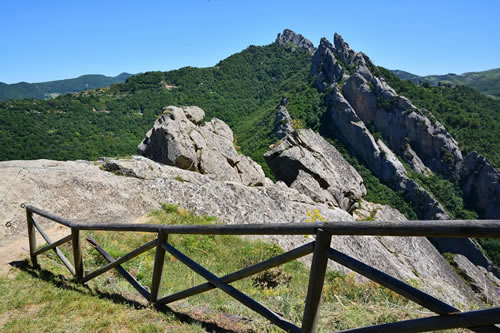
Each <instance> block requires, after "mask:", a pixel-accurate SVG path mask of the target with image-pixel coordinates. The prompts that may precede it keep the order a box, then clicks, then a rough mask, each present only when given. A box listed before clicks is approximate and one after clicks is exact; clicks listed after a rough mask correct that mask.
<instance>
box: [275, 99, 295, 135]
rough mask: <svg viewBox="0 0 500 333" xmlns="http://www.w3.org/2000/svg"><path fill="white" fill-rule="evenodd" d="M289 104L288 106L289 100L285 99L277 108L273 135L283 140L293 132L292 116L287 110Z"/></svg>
mask: <svg viewBox="0 0 500 333" xmlns="http://www.w3.org/2000/svg"><path fill="white" fill-rule="evenodd" d="M287 104H288V98H286V97H283V99H282V100H281V103H280V105H278V108H277V112H276V119H275V122H274V124H275V125H274V132H273V133H274V135H276V137H277V138H278V139H283V138H284V137H286V136H287V135H289V134H290V133H292V132H293V125H292V117H290V114H289V113H288V110H287V109H286V105H287Z"/></svg>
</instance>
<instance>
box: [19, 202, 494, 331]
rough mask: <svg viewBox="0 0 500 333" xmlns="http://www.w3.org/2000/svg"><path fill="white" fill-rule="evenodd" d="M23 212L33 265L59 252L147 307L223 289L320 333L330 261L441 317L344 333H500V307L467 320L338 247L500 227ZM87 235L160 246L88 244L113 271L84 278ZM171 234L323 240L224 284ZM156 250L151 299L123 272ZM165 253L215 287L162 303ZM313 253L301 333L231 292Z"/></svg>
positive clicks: (476, 233) (480, 233) (79, 273)
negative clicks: (160, 220) (51, 225)
mask: <svg viewBox="0 0 500 333" xmlns="http://www.w3.org/2000/svg"><path fill="white" fill-rule="evenodd" d="M23 208H26V216H27V223H28V236H29V247H30V256H31V261H32V263H33V265H35V266H36V265H38V264H37V256H38V255H40V254H42V253H44V252H47V251H49V250H54V251H55V253H56V254H57V255H58V256H59V258H60V259H61V260H62V262H63V263H64V265H65V266H66V267H67V268H68V270H69V271H70V272H71V273H72V274H73V275H74V276H75V277H76V279H77V280H78V281H79V282H81V283H86V282H88V281H90V280H91V279H93V278H95V277H97V276H99V275H101V274H103V273H104V272H107V271H109V270H111V269H113V268H115V269H117V270H118V272H119V273H120V274H121V275H122V276H123V277H124V278H125V279H126V280H127V281H128V282H129V283H130V284H131V285H132V286H133V287H134V288H135V289H136V290H137V291H138V292H139V293H140V294H141V295H142V296H143V297H144V298H146V300H147V301H149V302H151V303H153V304H167V303H171V302H174V301H177V300H180V299H183V298H186V297H189V296H193V295H196V294H199V293H202V292H205V291H208V290H211V289H214V288H219V289H221V290H222V291H224V292H225V293H227V294H228V295H230V296H231V297H233V298H235V299H236V300H238V301H239V302H241V303H242V304H244V305H245V306H247V307H248V308H250V309H252V310H253V311H255V312H257V313H259V314H260V315H262V316H263V317H265V318H266V319H268V320H269V321H270V322H272V323H273V324H274V325H276V326H278V327H280V328H282V329H283V330H285V331H288V332H315V331H316V327H317V323H318V317H319V307H320V301H321V292H322V289H323V282H324V278H325V273H326V267H327V262H328V260H333V261H335V262H337V263H339V264H341V265H344V266H345V267H348V268H349V269H351V270H353V271H355V272H357V273H359V274H361V275H363V276H365V277H367V278H368V279H370V280H372V281H375V282H377V283H379V284H381V285H382V286H384V287H386V288H389V289H390V290H392V291H394V292H396V293H398V294H400V295H402V296H404V297H406V298H408V299H410V300H412V301H414V302H416V303H418V304H420V305H421V306H423V307H425V308H427V309H429V310H431V311H433V312H435V313H436V314H437V316H431V317H427V318H421V319H414V320H406V321H399V322H395V323H389V324H382V325H375V326H370V327H363V328H356V329H351V330H347V331H343V332H426V331H431V330H442V329H451V328H460V327H463V328H468V329H470V330H472V331H474V332H500V328H498V327H497V326H495V324H498V323H500V307H495V308H489V309H483V310H477V311H468V312H461V311H460V310H459V309H457V308H455V307H453V306H451V305H449V304H447V303H445V302H443V301H441V300H439V299H437V298H435V297H433V296H431V295H429V294H427V293H425V292H423V291H420V290H418V289H416V288H414V287H412V286H410V285H408V284H406V283H404V282H402V281H400V280H397V279H395V278H394V277H392V276H389V275H387V274H385V273H383V272H381V271H379V270H377V269H375V268H373V267H370V266H368V265H366V264H364V263H362V262H360V261H358V260H356V259H354V258H352V257H350V256H348V255H346V254H344V253H341V252H339V251H337V250H334V249H332V248H331V247H330V241H331V237H332V235H358V236H428V237H462V238H464V237H488V238H500V221H499V220H481V221H455V220H453V221H398V222H374V221H357V222H355V223H353V222H333V223H280V224H243V225H156V224H115V223H112V224H83V223H74V222H71V221H69V220H66V219H63V218H61V217H58V216H55V215H52V214H50V213H48V212H45V211H43V210H41V209H39V208H36V207H33V206H29V205H27V206H25V205H23ZM34 214H36V215H39V216H43V217H45V218H47V219H50V220H52V221H54V222H57V223H59V224H62V225H64V226H66V227H68V228H71V234H70V235H68V236H66V237H63V238H61V239H60V240H58V241H55V242H52V240H51V239H50V238H49V237H48V235H47V234H46V233H45V232H44V231H43V229H42V228H41V226H40V224H39V223H37V222H36V220H35V219H34V217H33V215H34ZM36 230H38V231H39V232H40V234H41V235H42V237H43V238H44V239H45V241H46V242H47V245H46V246H44V247H42V248H40V249H38V250H37V248H36V247H37V245H36V237H35V233H36ZM80 230H103V231H140V232H150V233H156V234H157V238H156V239H155V240H153V241H151V242H148V243H146V244H144V245H142V246H141V247H139V248H137V249H135V250H133V251H131V252H129V253H127V254H125V255H124V256H122V257H120V258H118V259H115V258H113V257H112V256H111V255H110V254H109V253H107V252H106V251H105V250H104V249H103V248H102V247H101V246H100V245H99V244H97V242H96V241H95V240H93V239H87V240H88V242H89V243H90V244H91V245H92V246H93V247H94V248H95V249H96V250H97V251H98V252H99V253H100V254H101V255H102V256H103V257H104V258H105V259H106V260H107V261H108V262H109V263H108V264H106V265H104V266H103V267H101V268H99V269H97V270H96V271H94V272H92V273H89V274H87V275H84V270H83V259H82V251H81V247H82V244H81V239H80ZM169 234H199V235H315V236H316V239H315V241H313V242H311V243H309V244H305V245H302V246H300V247H298V248H296V249H293V250H291V251H288V252H286V253H283V254H281V255H278V256H275V257H273V258H270V259H268V260H265V261H262V262H260V263H257V264H255V265H252V266H249V267H246V268H244V269H241V270H239V271H236V272H233V273H231V274H228V275H225V276H222V277H218V276H216V275H214V274H213V273H211V272H209V271H208V270H206V269H205V268H203V267H202V266H200V265H199V264H198V263H196V262H195V261H193V260H192V259H191V258H189V257H187V256H186V255H185V254H183V253H182V252H180V251H179V250H177V249H176V248H174V247H173V246H172V245H171V244H169V243H168V235H169ZM69 241H71V242H72V249H73V258H74V262H73V264H71V263H70V262H69V260H68V259H67V258H66V257H65V256H64V255H63V254H62V252H61V251H59V250H58V249H57V247H58V246H60V245H62V244H64V243H66V242H69ZM152 248H156V254H155V261H154V268H153V279H152V285H151V290H150V291H148V290H147V289H146V288H145V287H143V286H142V285H141V284H140V283H139V282H138V281H137V280H136V279H135V278H134V277H133V276H132V275H130V274H129V273H128V272H127V271H126V270H125V269H124V268H123V267H122V266H121V264H123V263H125V262H126V261H128V260H130V259H132V258H134V257H136V256H138V255H140V254H141V253H144V252H146V251H148V250H150V249H152ZM165 252H169V253H170V254H171V255H172V256H174V257H175V258H177V259H178V260H179V261H180V262H182V263H183V264H185V265H186V266H188V267H189V268H190V269H192V270H193V271H194V272H196V273H197V274H199V275H201V276H202V277H203V278H204V279H206V280H207V282H206V283H204V284H200V285H197V286H195V287H191V288H188V289H186V290H183V291H180V292H177V293H174V294H172V295H168V296H164V297H161V295H160V286H161V280H162V273H163V266H164V261H165ZM310 253H313V258H312V264H311V270H310V275H309V286H308V290H307V296H306V300H305V309H304V315H303V319H302V325H301V327H298V326H297V325H295V324H294V323H292V322H290V321H289V320H287V319H285V318H282V317H281V316H280V315H278V314H277V313H275V312H273V311H272V310H270V309H268V308H267V307H265V306H264V305H262V304H260V303H258V302H257V301H255V300H254V299H252V298H250V297H249V296H247V295H245V294H244V293H242V292H241V291H239V290H237V289H236V288H234V287H233V286H231V285H230V283H231V282H234V281H238V280H241V279H244V278H247V277H249V276H252V275H254V274H257V273H260V272H262V271H265V270H267V269H269V268H272V267H276V266H279V265H282V264H284V263H286V262H289V261H292V260H295V259H297V258H300V257H303V256H305V255H307V254H310Z"/></svg>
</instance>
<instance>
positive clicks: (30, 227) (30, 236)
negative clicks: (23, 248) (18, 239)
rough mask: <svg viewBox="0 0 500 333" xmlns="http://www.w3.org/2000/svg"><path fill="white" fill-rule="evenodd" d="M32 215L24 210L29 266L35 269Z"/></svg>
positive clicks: (34, 239) (36, 263) (34, 233)
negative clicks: (29, 258)
mask: <svg viewBox="0 0 500 333" xmlns="http://www.w3.org/2000/svg"><path fill="white" fill-rule="evenodd" d="M32 221H33V213H31V212H30V211H29V210H26V222H27V224H28V241H29V246H30V257H31V264H32V265H33V266H34V267H36V266H38V261H37V259H36V256H37V255H36V231H35V228H34V227H33V222H32Z"/></svg>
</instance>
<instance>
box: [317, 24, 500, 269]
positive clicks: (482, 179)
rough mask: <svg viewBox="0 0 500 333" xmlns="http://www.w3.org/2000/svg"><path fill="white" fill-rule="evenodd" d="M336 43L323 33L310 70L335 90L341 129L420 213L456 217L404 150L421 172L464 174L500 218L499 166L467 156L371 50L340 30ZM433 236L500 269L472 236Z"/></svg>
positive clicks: (480, 264) (333, 107) (333, 108)
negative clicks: (389, 79)
mask: <svg viewBox="0 0 500 333" xmlns="http://www.w3.org/2000/svg"><path fill="white" fill-rule="evenodd" d="M334 44H335V46H333V45H332V44H331V43H330V42H328V41H327V40H326V39H322V41H321V43H320V46H319V48H318V49H317V51H316V53H315V54H314V56H313V59H312V63H311V70H310V72H311V74H312V75H315V76H316V83H317V87H318V89H319V90H321V91H325V90H326V89H327V88H328V90H329V91H330V92H329V94H328V95H327V97H326V104H327V107H328V112H329V115H330V117H331V122H330V124H329V125H330V127H331V128H332V131H333V132H334V134H335V135H336V136H337V137H339V138H341V139H342V140H343V141H344V143H346V144H347V146H348V147H349V148H350V149H351V151H353V152H354V153H355V154H356V155H357V156H358V157H359V158H360V159H361V160H362V161H364V162H365V164H366V165H367V166H368V167H369V168H370V169H371V170H372V172H373V173H374V174H375V175H376V176H377V177H378V178H379V179H380V180H381V181H382V182H384V183H385V184H387V185H388V186H390V187H391V188H393V189H394V190H396V191H402V192H403V193H404V196H405V198H406V199H408V200H409V201H410V202H412V204H413V207H414V208H415V211H416V213H417V215H418V217H419V218H421V219H450V217H449V216H448V214H447V213H446V212H445V210H444V209H443V207H442V206H441V204H440V203H439V202H438V201H437V200H435V198H433V197H432V195H431V194H430V193H428V192H427V191H426V190H425V189H423V188H422V187H421V186H420V185H418V184H417V183H416V182H415V181H413V180H412V179H410V178H409V177H408V174H407V172H406V170H405V168H404V167H403V165H402V164H401V163H400V161H399V160H398V158H397V155H399V156H400V157H401V158H403V159H404V160H405V161H406V162H407V163H408V165H409V166H410V167H411V168H413V169H414V170H415V171H416V172H418V173H421V174H429V173H430V172H434V173H437V174H439V175H441V176H443V177H445V178H448V179H450V180H452V181H461V183H462V184H463V188H464V192H465V197H466V199H469V202H470V201H476V202H477V205H478V206H477V208H478V210H479V211H482V212H483V213H484V215H485V216H488V217H490V218H499V217H500V214H499V213H500V208H498V207H500V200H499V198H500V196H499V193H500V187H499V185H498V179H499V173H498V171H497V170H495V169H494V168H492V167H491V165H490V164H488V163H487V162H486V161H485V159H484V158H483V157H480V156H478V155H477V154H471V155H469V156H468V158H467V159H466V160H464V158H463V156H462V152H461V151H460V149H459V146H458V143H457V142H456V141H455V140H454V139H453V137H452V136H451V135H450V133H448V132H447V131H446V129H445V128H444V126H443V125H441V124H440V123H439V122H438V121H437V120H436V119H435V118H434V117H433V116H432V115H431V114H430V113H429V112H428V111H427V110H425V109H418V108H417V107H416V106H414V105H413V104H412V103H411V102H410V101H409V100H408V99H407V98H405V97H404V96H399V95H397V93H396V92H395V91H394V89H393V88H391V87H390V86H389V85H388V84H387V83H386V82H385V81H384V79H383V78H382V77H380V76H379V71H378V69H377V68H376V67H375V66H374V65H373V63H372V62H371V61H370V59H369V58H368V57H367V56H366V55H365V54H363V53H361V52H359V53H356V52H354V51H353V50H352V49H351V48H350V47H349V45H348V44H347V43H345V42H344V40H343V39H342V37H340V36H339V35H337V34H335V36H334ZM340 68H342V70H343V71H342V72H340ZM375 136H378V137H380V138H383V140H384V141H385V142H386V143H384V141H382V140H381V139H377V140H375ZM476 187H480V188H481V194H480V195H481V197H477V195H478V193H479V191H477V189H476ZM432 241H433V243H434V244H435V246H436V247H437V248H438V249H439V250H440V251H441V252H452V253H461V254H467V255H468V260H470V262H472V263H473V264H474V265H475V266H477V269H488V270H489V271H490V272H492V273H496V274H497V273H498V271H497V270H496V269H494V267H492V265H491V262H489V260H488V259H487V258H486V257H485V256H484V255H483V254H482V253H481V252H480V251H479V249H478V248H477V247H476V246H475V244H474V243H473V242H472V241H471V240H468V239H436V238H434V239H432Z"/></svg>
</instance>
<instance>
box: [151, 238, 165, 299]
mask: <svg viewBox="0 0 500 333" xmlns="http://www.w3.org/2000/svg"><path fill="white" fill-rule="evenodd" d="M167 240H168V234H167V233H164V232H161V231H160V232H158V239H157V240H156V254H155V264H154V268H153V282H152V283H151V299H150V302H151V303H155V302H156V301H157V300H158V296H159V294H160V289H161V279H162V277H163V266H164V264H165V249H164V248H163V246H162V244H163V243H166V242H167Z"/></svg>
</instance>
